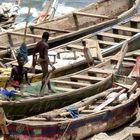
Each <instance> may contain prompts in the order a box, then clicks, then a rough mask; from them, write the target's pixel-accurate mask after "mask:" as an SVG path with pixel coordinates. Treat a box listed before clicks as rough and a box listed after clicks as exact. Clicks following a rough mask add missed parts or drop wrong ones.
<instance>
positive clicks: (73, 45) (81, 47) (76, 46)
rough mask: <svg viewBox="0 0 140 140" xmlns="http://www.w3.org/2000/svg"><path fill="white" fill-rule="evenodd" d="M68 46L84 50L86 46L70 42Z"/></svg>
mask: <svg viewBox="0 0 140 140" xmlns="http://www.w3.org/2000/svg"><path fill="white" fill-rule="evenodd" d="M67 47H69V48H72V49H78V50H83V48H84V46H81V45H75V44H69V45H67Z"/></svg>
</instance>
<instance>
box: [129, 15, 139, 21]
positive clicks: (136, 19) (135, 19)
mask: <svg viewBox="0 0 140 140" xmlns="http://www.w3.org/2000/svg"><path fill="white" fill-rule="evenodd" d="M130 21H132V22H140V16H136V17H134V18H132V19H131V20H130Z"/></svg>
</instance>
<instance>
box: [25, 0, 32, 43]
mask: <svg viewBox="0 0 140 140" xmlns="http://www.w3.org/2000/svg"><path fill="white" fill-rule="evenodd" d="M31 6H32V0H30V1H29V9H28V14H27V19H26V25H25V30H24V39H23V43H25V41H26V33H27V26H28V22H29V16H30V11H31Z"/></svg>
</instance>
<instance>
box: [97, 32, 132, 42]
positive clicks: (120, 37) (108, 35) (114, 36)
mask: <svg viewBox="0 0 140 140" xmlns="http://www.w3.org/2000/svg"><path fill="white" fill-rule="evenodd" d="M98 35H101V36H105V37H111V38H118V39H122V40H123V39H124V40H126V39H130V36H125V35H119V34H112V33H107V32H101V33H98Z"/></svg>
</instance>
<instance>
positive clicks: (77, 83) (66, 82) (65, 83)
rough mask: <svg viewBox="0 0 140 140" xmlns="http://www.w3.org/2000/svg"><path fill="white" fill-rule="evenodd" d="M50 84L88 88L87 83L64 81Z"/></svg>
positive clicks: (55, 81) (54, 81)
mask: <svg viewBox="0 0 140 140" xmlns="http://www.w3.org/2000/svg"><path fill="white" fill-rule="evenodd" d="M51 82H53V83H57V84H63V85H70V86H74V87H85V86H90V84H88V83H80V82H72V81H64V80H52V81H51Z"/></svg>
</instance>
